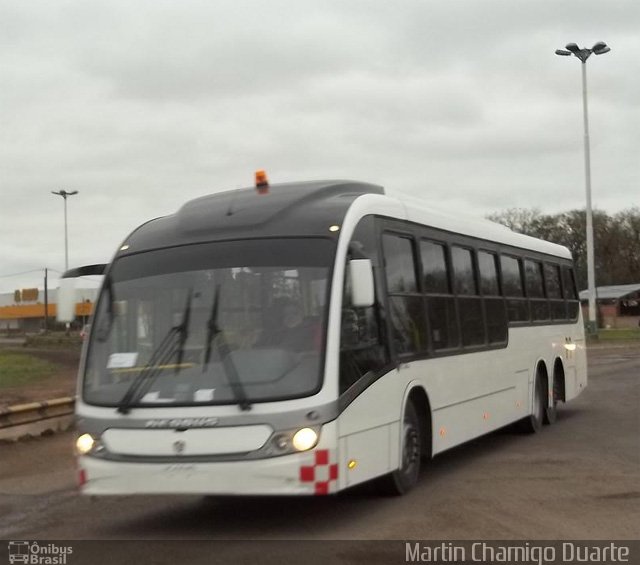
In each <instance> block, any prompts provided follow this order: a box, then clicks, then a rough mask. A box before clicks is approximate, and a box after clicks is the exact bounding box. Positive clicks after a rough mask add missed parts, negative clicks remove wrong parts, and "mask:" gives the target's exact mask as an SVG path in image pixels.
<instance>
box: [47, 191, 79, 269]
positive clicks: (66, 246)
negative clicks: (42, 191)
mask: <svg viewBox="0 0 640 565" xmlns="http://www.w3.org/2000/svg"><path fill="white" fill-rule="evenodd" d="M51 194H56V195H57V196H62V198H64V270H65V271H68V270H69V240H68V236H67V197H68V196H73V195H74V194H78V191H77V190H72V191H71V192H67V191H66V190H60V191H58V192H56V191H54V190H52V191H51Z"/></svg>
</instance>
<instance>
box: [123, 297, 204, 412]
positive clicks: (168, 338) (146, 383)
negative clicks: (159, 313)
mask: <svg viewBox="0 0 640 565" xmlns="http://www.w3.org/2000/svg"><path fill="white" fill-rule="evenodd" d="M192 293H193V292H192V291H191V290H190V291H189V295H188V297H187V302H186V304H185V308H184V313H183V315H182V322H180V324H178V325H177V326H173V327H172V328H171V329H169V331H168V332H167V335H165V336H164V338H163V339H162V341H161V342H160V343H159V344H158V347H156V348H155V349H154V351H153V353H152V354H151V357H150V359H149V361H148V362H147V364H146V365H145V366H144V367H142V369H141V370H140V372H139V373H138V374H137V375H136V376H135V378H134V379H133V382H132V383H131V385H129V388H128V389H127V390H126V392H125V393H124V395H123V397H122V399H121V400H120V402H119V403H118V408H117V411H118V412H120V413H121V414H128V413H129V410H130V408H131V405H132V404H134V403H135V402H136V401H137V400H138V399H140V398H142V397H143V396H144V395H145V394H146V393H147V392H148V390H149V387H150V386H151V384H152V383H153V381H154V380H155V378H156V377H157V376H158V375H159V374H160V372H161V371H162V369H163V365H165V364H166V363H167V362H168V361H169V360H171V358H172V357H173V356H174V355H175V354H176V353H177V354H178V358H177V363H176V372H178V370H179V369H180V366H181V364H182V357H183V353H184V344H185V342H186V341H187V337H188V336H189V318H190V312H191V298H192ZM176 336H178V337H179V339H178V340H177V341H176V340H175V337H176Z"/></svg>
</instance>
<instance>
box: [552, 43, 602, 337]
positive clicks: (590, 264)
mask: <svg viewBox="0 0 640 565" xmlns="http://www.w3.org/2000/svg"><path fill="white" fill-rule="evenodd" d="M609 51H611V49H610V48H609V47H608V46H607V44H606V43H605V42H604V41H598V43H596V44H595V45H594V46H593V47H592V48H591V49H587V48H583V49H581V48H580V47H578V46H577V45H576V44H575V43H568V44H567V45H566V49H556V55H562V56H563V57H569V56H570V55H574V56H575V57H577V58H578V59H580V62H581V63H582V65H581V67H582V113H583V118H584V173H585V183H586V191H587V284H588V290H589V321H588V324H587V332H588V333H590V334H595V333H596V332H597V331H598V321H597V318H596V272H595V261H594V252H593V212H592V209H591V156H590V148H589V116H588V110H587V59H588V58H589V57H591V54H592V53H593V54H594V55H603V54H604V53H608V52H609Z"/></svg>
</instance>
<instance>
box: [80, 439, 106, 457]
mask: <svg viewBox="0 0 640 565" xmlns="http://www.w3.org/2000/svg"><path fill="white" fill-rule="evenodd" d="M100 450H102V444H101V443H100V440H99V439H96V438H94V437H93V436H92V435H91V434H82V435H81V436H78V438H77V439H76V453H77V454H78V455H88V454H90V453H95V452H96V451H100Z"/></svg>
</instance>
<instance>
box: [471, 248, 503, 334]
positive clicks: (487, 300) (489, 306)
mask: <svg viewBox="0 0 640 565" xmlns="http://www.w3.org/2000/svg"><path fill="white" fill-rule="evenodd" d="M497 261H498V257H497V255H496V254H495V253H490V252H489V251H478V268H479V270H480V290H481V291H482V296H483V297H484V308H485V312H486V315H487V337H488V338H489V343H504V342H505V341H507V310H506V305H505V302H504V299H503V298H502V296H500V285H499V284H498V262H497Z"/></svg>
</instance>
